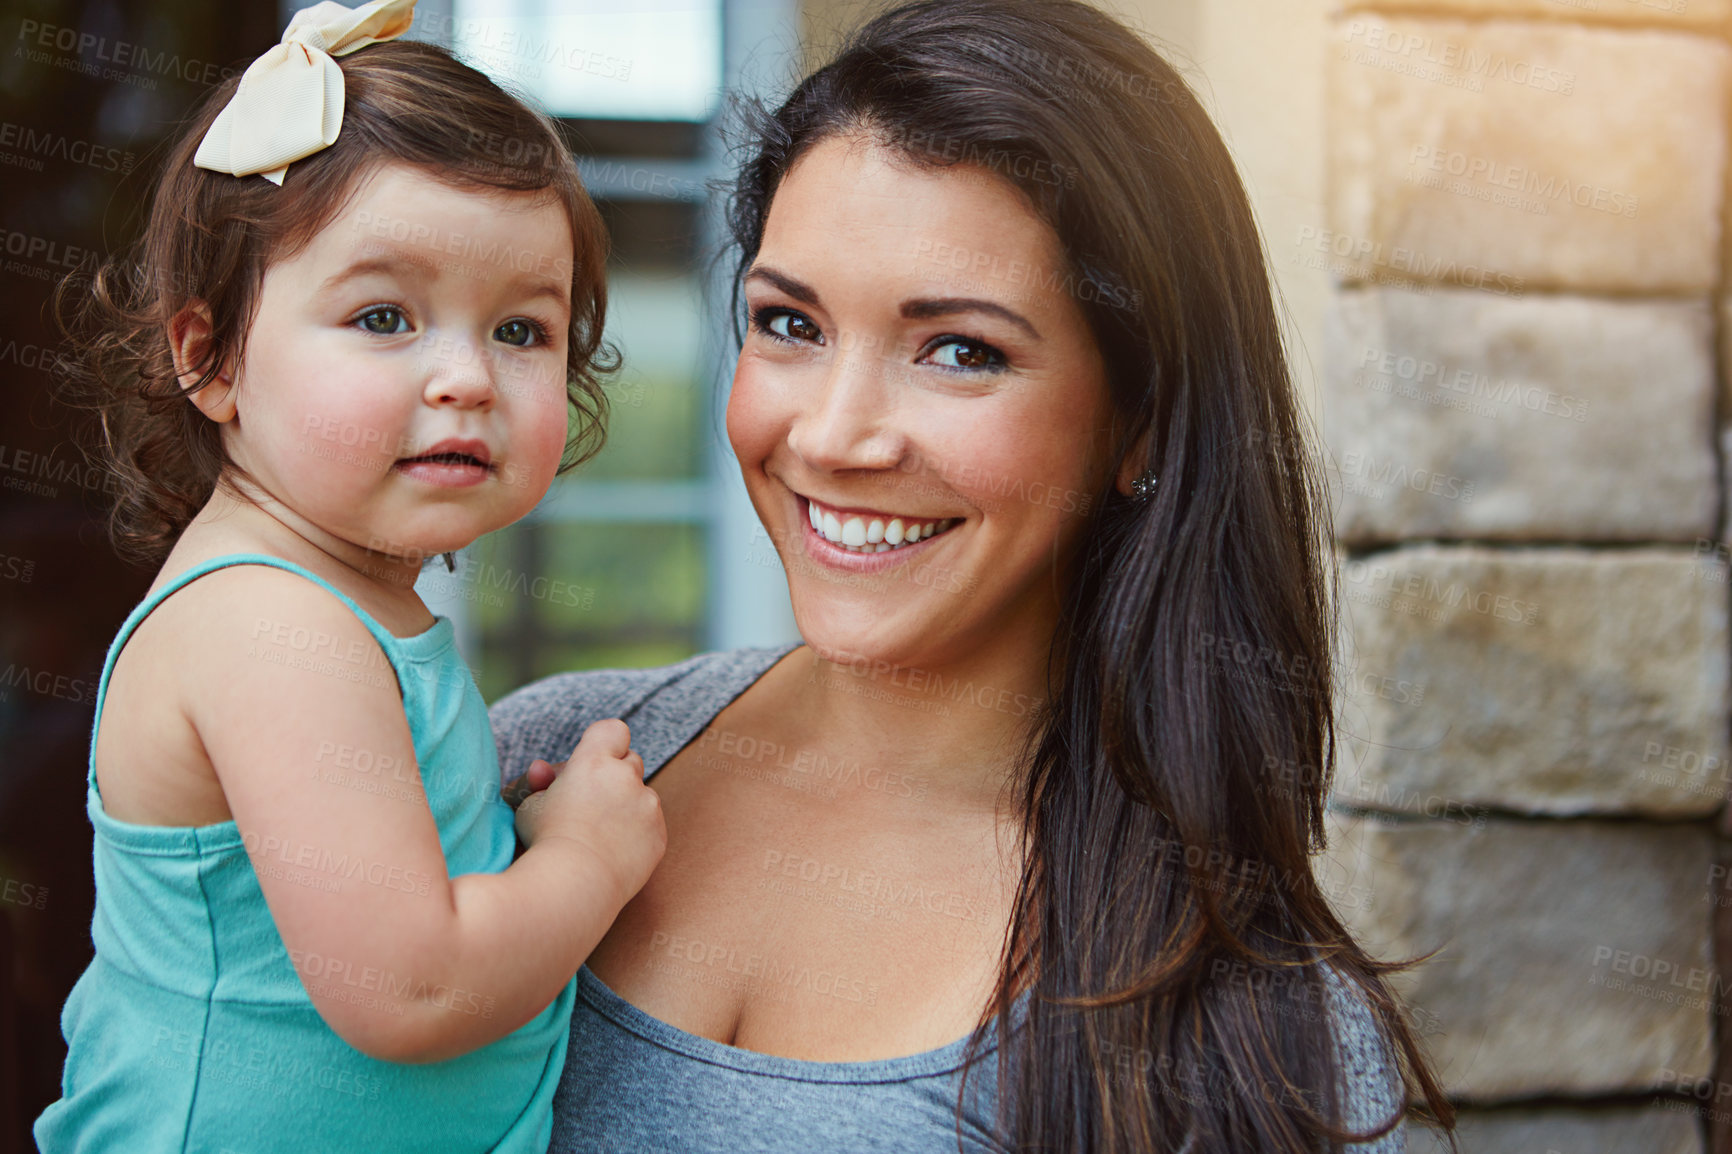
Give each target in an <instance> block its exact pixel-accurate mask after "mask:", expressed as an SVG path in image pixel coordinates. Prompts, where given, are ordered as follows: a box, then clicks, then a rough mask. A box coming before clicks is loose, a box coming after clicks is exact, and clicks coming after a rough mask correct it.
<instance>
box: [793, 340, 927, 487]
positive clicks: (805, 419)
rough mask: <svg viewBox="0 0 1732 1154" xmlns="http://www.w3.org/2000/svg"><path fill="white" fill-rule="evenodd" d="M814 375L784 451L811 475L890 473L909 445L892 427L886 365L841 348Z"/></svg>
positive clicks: (892, 387) (892, 390)
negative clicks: (812, 472) (815, 384)
mask: <svg viewBox="0 0 1732 1154" xmlns="http://www.w3.org/2000/svg"><path fill="white" fill-rule="evenodd" d="M819 371H820V372H821V373H822V374H823V379H822V382H821V384H820V386H819V387H818V388H817V389H816V390H814V391H813V392H811V393H808V394H807V395H806V403H805V404H804V405H802V406H800V408H799V411H797V412H796V414H795V416H794V420H793V422H792V423H791V425H790V427H789V430H788V447H789V448H791V449H792V450H793V451H794V453H795V454H796V455H797V456H799V458H800V459H801V460H802V461H803V462H805V464H806V465H808V466H809V467H810V468H812V469H813V470H816V471H823V472H836V471H840V470H845V469H890V468H894V467H895V466H896V465H897V464H898V463H899V462H900V461H901V460H902V458H903V456H904V455H905V454H906V453H907V451H908V444H909V439H908V436H907V435H906V433H905V432H904V431H903V430H902V429H901V428H900V427H899V426H898V423H897V416H896V403H895V401H896V382H895V380H894V377H895V373H894V370H893V367H892V364H891V362H890V361H889V360H888V359H886V358H885V357H883V356H882V355H876V354H874V353H873V352H872V351H871V350H869V349H863V348H860V347H858V346H855V347H848V346H846V345H844V346H843V347H841V348H838V349H836V351H835V352H833V353H832V354H831V356H830V359H829V361H828V362H826V363H825V364H824V366H823V367H822V368H821V369H820V370H819Z"/></svg>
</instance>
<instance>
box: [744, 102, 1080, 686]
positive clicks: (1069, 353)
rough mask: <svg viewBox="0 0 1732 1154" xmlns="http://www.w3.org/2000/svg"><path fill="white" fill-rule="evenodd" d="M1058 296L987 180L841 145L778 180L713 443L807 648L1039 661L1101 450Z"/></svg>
mask: <svg viewBox="0 0 1732 1154" xmlns="http://www.w3.org/2000/svg"><path fill="white" fill-rule="evenodd" d="M1075 284H1076V282H1075V280H1074V279H1072V278H1070V277H1069V275H1068V272H1067V262H1066V260H1065V257H1064V253H1063V251H1062V249H1061V247H1060V244H1059V241H1058V237H1057V235H1056V234H1055V233H1054V232H1053V230H1052V229H1051V228H1050V227H1049V226H1048V225H1047V224H1046V223H1044V222H1043V221H1042V220H1040V219H1039V218H1038V217H1037V216H1036V215H1035V214H1034V211H1033V209H1032V208H1031V207H1030V206H1029V205H1028V204H1027V203H1026V201H1025V200H1024V199H1023V197H1022V195H1021V194H1020V193H1019V192H1018V191H1017V190H1016V188H1015V187H1014V186H1012V185H1011V184H1009V183H1008V182H1006V181H1004V180H1003V179H1001V178H999V177H997V176H994V175H992V174H990V173H987V172H985V171H984V170H982V169H979V168H973V167H966V166H963V167H954V168H949V169H925V168H919V167H916V166H914V165H912V164H911V163H909V162H907V161H905V160H903V159H902V158H900V157H899V156H897V155H895V154H894V153H892V152H889V151H886V150H885V149H883V148H881V147H880V146H878V145H876V144H873V143H870V142H868V141H867V140H866V139H865V138H862V137H853V136H850V137H832V138H829V139H827V140H824V141H822V142H820V143H819V144H817V145H814V146H813V147H812V148H811V149H810V150H809V151H808V152H807V153H806V154H805V155H804V156H803V157H802V158H801V159H800V160H799V161H797V162H796V163H795V165H794V166H793V168H792V169H791V170H790V171H789V173H788V174H787V176H786V177H785V179H784V180H783V182H782V184H781V186H780V188H779V189H778V190H777V192H776V196H775V199H774V201H773V203H772V205H771V208H770V214H769V218H768V220H767V222H766V224H765V230H764V240H763V245H762V247H761V249H760V251H759V253H758V256H757V259H756V260H755V261H754V262H753V263H752V266H751V268H750V270H749V271H748V273H747V277H746V301H747V306H748V308H749V311H750V315H751V322H750V329H749V332H748V334H747V337H746V341H745V345H744V348H743V349H742V351H741V353H740V359H739V363H738V366H737V367H736V369H735V372H734V386H733V392H732V395H731V397H730V399H729V403H728V437H729V439H730V441H731V442H732V444H733V448H734V452H735V454H736V456H737V457H738V459H739V462H740V467H741V469H742V471H743V473H744V475H745V482H746V488H747V490H748V492H749V493H750V495H751V499H752V504H753V505H754V506H755V507H756V509H757V513H758V516H759V518H761V519H762V521H763V523H764V525H765V527H766V528H767V529H768V530H769V531H770V534H771V536H772V538H773V540H774V541H775V544H776V548H777V551H778V553H779V554H780V556H781V560H782V563H783V565H784V567H785V568H786V570H787V573H788V583H789V588H790V591H791V593H792V598H793V606H794V613H795V617H796V619H797V622H798V624H799V628H800V632H801V634H802V635H803V636H804V638H805V639H806V640H807V642H808V643H810V644H811V645H812V646H813V647H814V648H815V649H816V650H818V651H819V652H820V653H822V654H824V655H826V656H830V657H832V658H833V659H842V660H853V661H858V660H860V659H863V658H870V659H872V660H874V661H889V662H896V663H900V664H904V665H916V666H918V665H929V666H930V665H934V664H938V663H943V662H954V661H958V660H966V659H968V658H969V657H970V656H971V655H984V654H987V653H989V652H991V651H993V649H994V647H1002V646H1020V647H1038V649H1039V651H1041V652H1044V647H1045V645H1046V644H1047V643H1049V642H1050V639H1051V636H1052V630H1053V628H1054V625H1055V622H1056V613H1057V607H1058V604H1059V595H1060V590H1061V580H1062V576H1063V574H1064V573H1065V572H1066V571H1067V569H1068V567H1067V566H1065V565H1064V562H1065V561H1066V560H1067V559H1068V558H1069V557H1070V555H1071V553H1072V551H1073V550H1074V548H1075V547H1076V545H1077V542H1078V538H1079V537H1080V535H1081V534H1082V533H1084V532H1085V531H1086V530H1087V526H1088V523H1089V521H1090V519H1091V518H1090V515H1091V514H1092V513H1093V509H1092V508H1090V506H1091V504H1092V502H1093V499H1094V494H1096V493H1097V492H1099V491H1100V482H1101V480H1102V479H1103V478H1102V470H1104V469H1105V468H1106V462H1107V460H1108V451H1109V448H1110V435H1111V434H1110V432H1109V426H1110V412H1109V402H1108V398H1107V390H1106V383H1105V373H1104V369H1103V365H1102V361H1101V357H1100V352H1099V350H1098V348H1097V347H1096V345H1095V342H1094V339H1093V336H1092V334H1091V333H1090V331H1089V329H1088V326H1087V323H1086V321H1085V320H1084V317H1083V313H1082V310H1081V306H1080V305H1079V304H1078V302H1077V299H1076V297H1075V296H1074V295H1073V294H1074V291H1075Z"/></svg>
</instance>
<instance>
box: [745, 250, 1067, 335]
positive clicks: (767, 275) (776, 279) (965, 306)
mask: <svg viewBox="0 0 1732 1154" xmlns="http://www.w3.org/2000/svg"><path fill="white" fill-rule="evenodd" d="M746 279H747V280H761V281H768V282H769V283H770V284H772V285H775V286H776V287H777V288H779V289H781V290H782V291H783V292H785V293H787V294H788V295H789V296H791V297H793V298H794V299H795V300H797V301H799V302H800V303H801V304H805V305H811V306H812V307H814V308H818V307H820V305H819V301H818V290H817V289H815V288H813V287H812V286H811V285H809V284H806V283H805V282H804V281H798V280H795V279H794V278H793V277H791V276H789V275H788V274H787V273H784V272H779V271H777V270H776V269H773V268H771V267H770V266H769V265H762V264H755V265H753V266H752V267H751V269H750V270H749V271H748V272H747V273H746ZM899 311H900V312H901V314H902V316H903V318H904V319H906V320H911V321H919V320H930V319H931V318H933V317H947V316H953V315H955V314H957V313H968V312H975V313H986V314H987V315H989V316H995V317H999V318H1001V319H1003V320H1007V321H1009V322H1010V323H1011V324H1013V325H1015V326H1016V327H1017V328H1019V329H1021V330H1023V331H1024V332H1026V333H1027V334H1028V335H1029V336H1031V337H1033V338H1034V339H1035V340H1039V339H1040V330H1038V329H1036V328H1035V327H1034V325H1033V324H1032V323H1030V321H1029V319H1028V318H1027V317H1025V316H1023V315H1022V314H1021V313H1019V312H1017V311H1016V310H1014V309H1010V308H1006V307H1005V306H1004V305H1001V304H999V303H998V302H996V301H989V300H980V299H978V298H975V297H918V298H915V299H911V300H905V301H903V302H902V306H901V308H900V310H899Z"/></svg>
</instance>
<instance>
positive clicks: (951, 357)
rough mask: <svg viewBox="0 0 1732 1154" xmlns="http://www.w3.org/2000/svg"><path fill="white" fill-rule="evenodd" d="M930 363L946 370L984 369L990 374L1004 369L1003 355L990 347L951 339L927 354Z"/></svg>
mask: <svg viewBox="0 0 1732 1154" xmlns="http://www.w3.org/2000/svg"><path fill="white" fill-rule="evenodd" d="M928 355H929V356H930V357H931V358H932V363H934V364H936V365H939V366H940V367H942V368H946V369H986V370H988V371H991V372H996V371H997V370H999V369H1001V368H1003V367H1004V354H1002V353H1000V352H999V351H998V350H997V349H995V348H993V347H992V346H991V345H987V344H979V343H977V342H975V341H965V340H959V339H956V338H951V339H948V340H945V341H942V342H940V343H939V344H938V346H937V347H936V348H934V349H933V350H932V352H931V353H929V354H928Z"/></svg>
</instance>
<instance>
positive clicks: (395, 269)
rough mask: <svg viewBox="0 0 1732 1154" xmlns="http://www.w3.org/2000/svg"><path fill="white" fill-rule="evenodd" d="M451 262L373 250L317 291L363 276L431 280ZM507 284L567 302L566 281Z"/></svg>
mask: <svg viewBox="0 0 1732 1154" xmlns="http://www.w3.org/2000/svg"><path fill="white" fill-rule="evenodd" d="M454 259H456V258H454ZM451 263H453V262H452V261H443V262H442V261H438V260H435V259H434V258H433V257H431V256H428V255H427V254H426V253H422V252H416V251H414V250H411V249H402V248H390V249H384V250H378V249H375V250H371V251H369V252H365V253H363V254H361V255H360V256H358V257H356V258H355V259H354V260H351V261H350V262H349V263H348V264H346V265H344V266H343V267H342V268H340V269H338V270H337V271H336V272H334V273H332V274H331V275H330V276H328V277H326V278H325V279H324V280H323V281H322V282H320V284H319V288H318V291H319V292H320V293H326V292H329V291H330V290H332V289H334V288H336V287H337V286H339V285H341V284H343V283H345V282H347V281H351V280H356V279H358V278H360V277H364V276H375V275H378V276H400V277H402V278H404V279H405V280H417V281H427V280H433V279H435V278H437V277H438V276H439V274H440V273H441V272H442V271H444V266H446V265H450V264H451ZM511 283H512V286H513V287H514V288H522V289H525V290H526V291H527V295H529V296H532V297H548V298H550V299H552V300H554V301H555V302H557V303H559V304H562V305H566V304H569V303H570V300H569V297H568V296H567V294H568V293H569V292H570V289H571V283H570V282H569V281H565V280H559V279H557V278H554V277H550V276H546V275H545V274H541V273H537V272H523V273H519V274H518V275H517V276H514V277H512V278H511Z"/></svg>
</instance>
